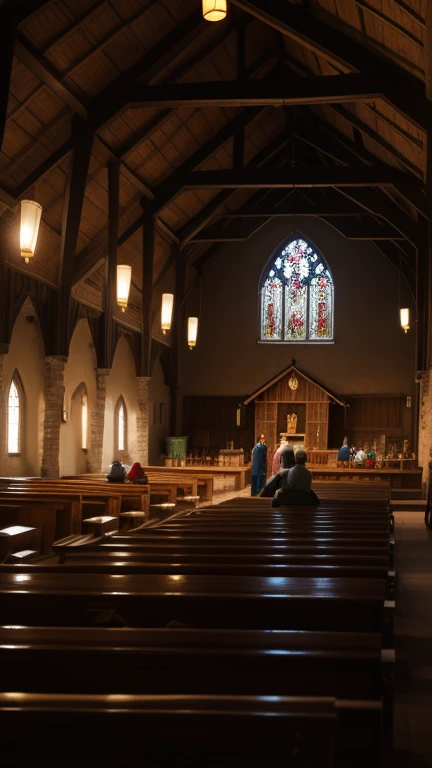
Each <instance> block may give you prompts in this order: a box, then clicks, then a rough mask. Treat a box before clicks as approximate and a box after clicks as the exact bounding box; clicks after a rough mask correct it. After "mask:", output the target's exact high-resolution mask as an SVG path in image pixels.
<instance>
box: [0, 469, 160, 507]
mask: <svg viewBox="0 0 432 768" xmlns="http://www.w3.org/2000/svg"><path fill="white" fill-rule="evenodd" d="M2 488H5V489H6V488H11V489H20V488H22V489H26V488H28V489H29V490H33V489H35V490H38V491H42V490H45V489H46V490H49V491H51V490H57V491H59V492H63V491H66V492H71V491H72V492H74V491H76V492H79V493H80V495H81V497H82V499H83V501H85V502H86V503H89V504H90V503H93V504H97V503H98V497H99V498H100V499H101V502H99V503H101V504H105V509H104V513H105V514H115V513H117V514H118V512H117V508H118V506H119V505H120V510H121V511H128V510H130V509H131V508H133V509H136V510H142V511H143V512H146V513H147V515H148V511H149V497H150V495H149V488H148V486H147V485H135V484H133V483H108V482H107V481H91V480H65V479H62V478H61V479H48V480H47V479H44V478H39V477H37V478H17V479H15V478H0V489H2Z"/></svg>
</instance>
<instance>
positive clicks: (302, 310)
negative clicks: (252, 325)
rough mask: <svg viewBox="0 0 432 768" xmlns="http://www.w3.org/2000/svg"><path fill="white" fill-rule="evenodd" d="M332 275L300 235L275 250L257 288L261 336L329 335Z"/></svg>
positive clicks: (318, 337)
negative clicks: (258, 292)
mask: <svg viewBox="0 0 432 768" xmlns="http://www.w3.org/2000/svg"><path fill="white" fill-rule="evenodd" d="M333 298H334V291H333V279H332V276H331V274H330V271H329V269H328V268H327V265H326V263H325V261H324V259H323V257H322V256H321V255H320V254H319V253H317V252H316V250H315V249H314V248H313V247H312V245H310V243H308V242H306V240H303V239H302V238H297V239H296V240H292V241H291V242H290V243H288V244H287V245H284V246H283V248H282V249H280V250H279V251H278V252H277V253H276V258H275V259H274V261H273V262H272V263H271V265H270V268H269V270H268V273H267V275H266V277H265V278H264V282H263V284H262V288H261V339H262V340H265V341H308V340H312V341H320V340H329V339H332V338H333Z"/></svg>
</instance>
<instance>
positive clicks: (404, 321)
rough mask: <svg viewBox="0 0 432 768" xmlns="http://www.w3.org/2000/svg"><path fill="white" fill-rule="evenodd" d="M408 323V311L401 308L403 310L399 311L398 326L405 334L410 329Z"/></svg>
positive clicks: (405, 308)
mask: <svg viewBox="0 0 432 768" xmlns="http://www.w3.org/2000/svg"><path fill="white" fill-rule="evenodd" d="M409 321H410V317H409V309H408V307H403V309H401V310H400V324H401V326H402V328H403V330H404V331H405V333H406V332H407V331H409V329H410V324H409Z"/></svg>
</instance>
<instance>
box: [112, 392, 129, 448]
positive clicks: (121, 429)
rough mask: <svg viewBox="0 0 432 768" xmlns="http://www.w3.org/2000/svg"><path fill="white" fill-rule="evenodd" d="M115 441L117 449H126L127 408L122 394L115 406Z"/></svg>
mask: <svg viewBox="0 0 432 768" xmlns="http://www.w3.org/2000/svg"><path fill="white" fill-rule="evenodd" d="M114 434H115V443H116V450H117V451H125V450H126V447H127V410H126V403H125V401H124V399H123V397H122V396H121V395H120V397H119V399H118V400H117V403H116V407H115V429H114Z"/></svg>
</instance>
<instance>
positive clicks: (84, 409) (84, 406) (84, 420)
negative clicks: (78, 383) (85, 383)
mask: <svg viewBox="0 0 432 768" xmlns="http://www.w3.org/2000/svg"><path fill="white" fill-rule="evenodd" d="M87 438H88V401H87V392H85V391H84V392H83V394H82V399H81V448H82V449H83V451H86V450H87Z"/></svg>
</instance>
